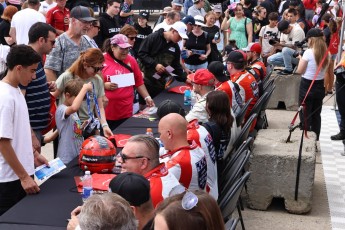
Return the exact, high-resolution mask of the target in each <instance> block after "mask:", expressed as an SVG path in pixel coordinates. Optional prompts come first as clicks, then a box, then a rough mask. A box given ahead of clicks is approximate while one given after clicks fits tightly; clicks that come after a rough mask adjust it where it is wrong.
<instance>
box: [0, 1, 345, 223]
mask: <svg viewBox="0 0 345 230" xmlns="http://www.w3.org/2000/svg"><path fill="white" fill-rule="evenodd" d="M106 5H107V7H106V9H105V12H104V13H100V14H99V15H98V17H95V15H94V12H93V9H91V8H90V7H87V6H75V7H74V8H72V9H68V8H66V0H55V1H53V0H45V1H42V2H40V1H39V0H27V1H26V2H25V3H23V2H21V1H15V0H8V1H6V2H5V1H0V9H1V8H3V12H2V16H1V19H2V21H1V22H0V43H1V46H0V51H1V55H0V62H1V64H2V65H1V66H4V65H5V64H6V66H7V67H6V68H4V69H3V70H1V71H2V73H1V75H2V80H1V81H0V94H1V97H0V98H1V100H0V215H2V214H3V213H5V212H6V211H7V210H8V209H9V208H11V207H12V206H13V205H15V204H16V203H17V202H18V201H20V200H21V199H22V198H23V197H24V196H25V195H26V194H35V193H38V192H39V187H38V186H37V184H36V182H35V181H34V179H33V178H34V176H33V174H34V167H35V166H36V167H37V166H39V165H41V164H48V162H47V160H46V159H45V158H44V157H43V155H41V146H42V145H44V144H45V143H48V142H51V141H54V142H55V147H56V148H55V153H54V154H55V155H54V156H55V157H56V156H57V157H59V158H60V159H61V160H62V161H63V162H64V163H65V164H67V163H69V162H70V161H71V160H73V159H74V158H75V157H77V156H78V154H79V149H80V147H81V145H82V143H83V141H84V139H85V138H87V137H89V136H91V135H95V134H99V135H103V136H105V137H107V138H108V137H111V136H112V135H113V132H114V130H115V131H116V128H117V127H118V126H120V125H121V124H122V123H123V122H124V121H125V120H126V119H128V118H129V117H132V115H133V114H135V113H137V112H138V111H139V110H140V109H144V108H145V106H148V107H154V106H156V105H155V102H154V97H155V96H157V95H158V94H160V93H161V92H162V91H163V90H165V89H166V88H167V87H169V86H170V84H171V82H172V81H174V80H176V81H179V82H183V83H186V84H188V85H189V86H190V87H191V89H192V98H193V105H192V108H191V110H190V111H189V112H188V113H186V111H185V110H184V109H183V107H182V106H181V105H180V104H179V103H178V102H176V101H172V100H169V99H167V100H165V101H163V102H162V103H161V104H159V105H158V106H157V107H158V108H157V116H158V118H159V124H158V132H159V139H160V143H159V142H158V141H157V140H156V139H155V138H153V137H151V136H149V135H135V136H133V137H131V138H130V139H129V140H128V142H127V144H126V145H125V147H124V148H123V150H122V151H121V152H120V153H119V154H118V155H117V158H116V160H117V162H118V163H119V164H120V165H121V167H122V173H121V174H120V175H119V176H117V177H116V178H115V179H113V181H112V182H111V183H110V191H111V192H112V193H117V194H118V195H119V196H118V195H114V194H112V193H109V194H105V195H94V196H92V197H91V198H89V199H88V200H87V201H86V202H85V204H84V205H83V206H82V207H78V208H77V209H76V210H74V211H73V212H72V214H71V222H70V223H69V229H78V228H79V229H83V230H84V229H108V226H109V225H114V226H120V227H119V228H116V229H151V228H155V229H184V228H187V227H192V226H195V225H198V226H203V227H204V229H224V222H223V219H222V217H221V213H220V210H219V207H218V205H217V202H216V201H217V199H218V196H219V191H218V178H219V177H220V176H221V172H222V162H223V156H224V154H225V153H226V152H227V151H229V150H230V149H231V147H232V144H233V143H234V142H235V140H236V139H237V137H238V134H239V132H240V130H241V126H242V125H243V123H245V122H246V120H247V119H248V118H249V114H250V111H251V110H252V108H253V107H254V105H255V104H256V102H257V101H258V100H259V98H260V97H261V95H262V94H263V80H264V79H265V77H266V75H267V72H268V71H267V69H268V68H275V67H276V66H280V67H283V68H282V69H281V70H280V72H278V75H290V74H292V73H294V72H296V73H299V74H301V76H302V78H301V79H302V80H301V85H300V93H299V102H300V104H301V105H302V106H303V110H302V113H301V116H300V119H301V121H302V122H301V124H302V128H303V129H304V130H308V131H309V130H311V131H314V132H315V133H316V136H317V139H318V138H319V135H320V132H321V130H320V129H321V117H320V114H321V108H322V99H323V98H324V96H325V95H327V94H332V93H333V84H334V74H333V70H334V65H335V58H336V54H337V50H338V46H339V44H340V39H339V29H340V26H341V20H339V17H342V13H343V12H342V11H341V9H340V8H341V7H340V6H339V4H338V2H337V1H336V0H333V1H332V2H331V3H330V4H328V3H325V2H323V1H322V0H318V1H316V0H311V1H309V0H304V1H301V0H286V1H281V2H280V4H278V3H277V1H270V0H258V1H255V0H244V1H241V2H235V1H234V2H233V1H226V2H223V3H221V2H220V3H219V4H215V5H210V4H209V2H208V1H207V0H185V1H183V0H172V2H171V7H170V6H167V7H165V8H164V9H162V13H160V17H159V19H158V21H157V22H156V24H155V26H154V27H153V28H152V27H151V26H150V25H149V23H148V22H149V20H150V13H149V12H148V11H140V12H138V14H136V13H135V11H133V10H132V5H133V0H108V1H107V4H106ZM303 45H304V46H306V47H307V48H306V49H305V51H304V52H302V49H303V48H301V47H303ZM298 50H301V52H299V51H298ZM341 63H343V62H341ZM341 63H340V64H338V65H341ZM123 79H125V81H126V84H124V83H123V82H124V80H123ZM313 79H315V80H316V81H315V83H314V85H313V87H312V89H311V90H310V91H309V92H308V88H309V86H310V84H311V83H312V82H313ZM338 81H339V82H340V81H341V79H340V78H339V79H338V77H337V81H336V82H338ZM339 82H338V83H336V85H337V84H340V83H339ZM341 83H343V82H341ZM341 89H342V88H340V89H339V87H338V91H340V90H341ZM340 93H341V92H340ZM306 95H307V96H306ZM339 102H341V99H339ZM245 103H249V107H248V110H247V113H246V114H245V118H244V121H243V123H241V124H236V119H235V117H236V116H237V115H238V114H239V112H240V111H241V108H242V107H243V105H244V104H245ZM55 105H57V108H56V107H55ZM339 107H340V106H339ZM54 108H55V109H54ZM340 110H341V111H342V112H341V116H342V122H343V123H344V122H345V121H344V120H345V113H343V112H344V111H343V110H344V109H340ZM303 114H305V115H303ZM52 124H56V129H54V130H53V132H49V131H50V130H51V129H52V127H53V126H54V125H52ZM343 126H344V127H342V129H341V131H340V133H339V134H337V135H334V136H332V137H331V138H332V140H343V139H345V125H343ZM343 129H344V130H343ZM48 132H49V133H48ZM47 133H48V134H47ZM28 146H32V148H29V147H28ZM179 187H182V190H183V191H180V192H178V193H176V191H175V190H178V189H176V188H179ZM137 191H140V193H139V194H140V195H139V194H138V192H137ZM186 197H187V198H186ZM188 197H189V198H188ZM186 199H187V201H193V200H196V203H195V205H194V206H192V207H190V208H189V209H188V208H186V204H184V202H186ZM188 199H190V200H188ZM114 213H118V214H116V215H118V216H122V217H121V218H111V215H112V214H114ZM171 213H176V215H173V216H172V215H171ZM200 228H201V227H200Z"/></svg>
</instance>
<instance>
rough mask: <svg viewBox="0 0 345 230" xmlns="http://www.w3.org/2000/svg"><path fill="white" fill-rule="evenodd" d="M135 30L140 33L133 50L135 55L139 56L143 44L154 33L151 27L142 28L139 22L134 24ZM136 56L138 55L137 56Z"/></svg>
mask: <svg viewBox="0 0 345 230" xmlns="http://www.w3.org/2000/svg"><path fill="white" fill-rule="evenodd" d="M134 28H135V29H136V30H137V31H138V35H137V37H136V38H135V42H134V46H133V50H134V53H135V54H137V53H138V52H139V48H140V45H141V42H142V41H143V40H144V39H145V38H146V37H147V36H148V35H149V34H151V33H152V28H151V26H149V25H147V26H146V27H145V28H143V27H141V26H140V25H139V24H138V23H137V22H136V23H134ZM135 56H136V55H135Z"/></svg>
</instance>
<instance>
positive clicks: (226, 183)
mask: <svg viewBox="0 0 345 230" xmlns="http://www.w3.org/2000/svg"><path fill="white" fill-rule="evenodd" d="M249 158H250V150H248V149H247V150H244V151H242V152H240V153H239V154H238V156H237V158H236V161H234V163H233V165H232V166H231V167H227V168H226V169H224V171H223V172H222V173H221V175H220V176H221V180H220V184H219V186H220V187H219V199H220V200H221V199H223V198H224V196H225V194H226V192H227V191H228V190H229V189H230V188H231V186H232V185H233V184H234V183H235V181H236V180H237V179H238V178H240V177H241V176H242V174H243V173H244V166H245V165H247V163H248V161H249Z"/></svg>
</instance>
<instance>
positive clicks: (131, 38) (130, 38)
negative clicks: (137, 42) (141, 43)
mask: <svg viewBox="0 0 345 230" xmlns="http://www.w3.org/2000/svg"><path fill="white" fill-rule="evenodd" d="M128 39H129V40H132V41H133V40H134V39H136V37H128Z"/></svg>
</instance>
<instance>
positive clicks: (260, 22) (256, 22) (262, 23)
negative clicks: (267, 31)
mask: <svg viewBox="0 0 345 230" xmlns="http://www.w3.org/2000/svg"><path fill="white" fill-rule="evenodd" d="M259 25H260V29H257V28H259V27H258V26H259ZM266 25H268V23H267V21H266V20H265V19H263V20H260V19H258V18H254V19H253V27H254V28H253V32H254V39H259V34H260V30H261V28H262V27H264V26H266Z"/></svg>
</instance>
